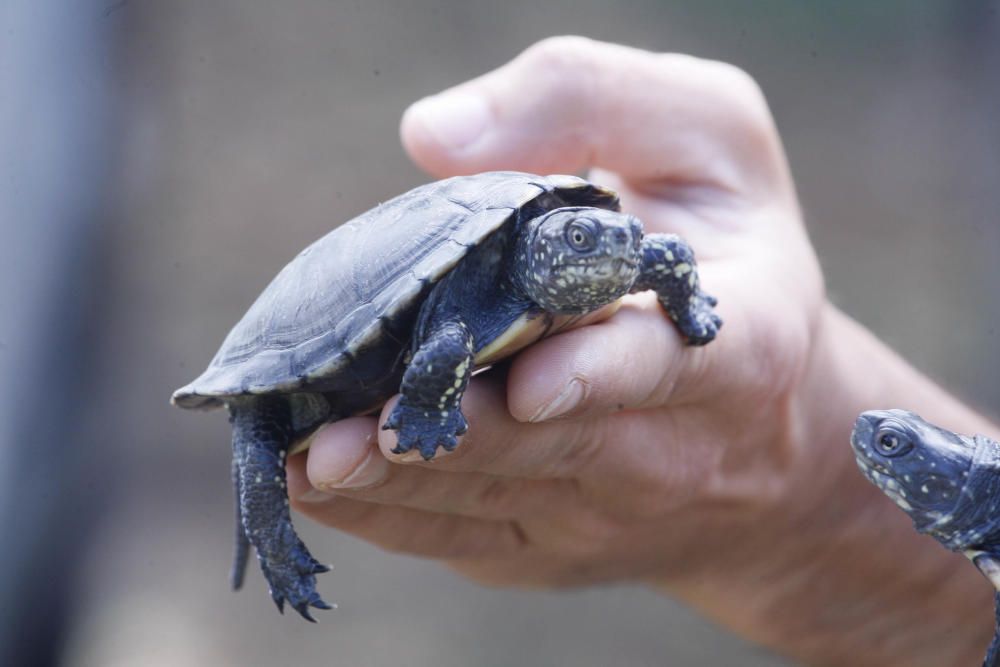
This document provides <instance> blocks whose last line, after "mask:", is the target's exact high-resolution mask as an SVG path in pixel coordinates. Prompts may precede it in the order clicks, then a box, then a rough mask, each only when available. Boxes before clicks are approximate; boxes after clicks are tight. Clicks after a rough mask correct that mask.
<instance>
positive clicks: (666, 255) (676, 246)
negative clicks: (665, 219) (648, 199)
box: [630, 234, 722, 345]
mask: <svg viewBox="0 0 1000 667" xmlns="http://www.w3.org/2000/svg"><path fill="white" fill-rule="evenodd" d="M646 290H653V291H655V292H656V295H657V297H659V301H660V305H662V306H663V309H664V310H666V311H667V315H668V316H669V317H670V319H671V320H673V322H674V324H676V325H677V328H678V329H680V332H681V334H682V335H683V336H684V338H685V340H686V341H687V343H688V344H689V345H704V344H706V343H709V342H711V341H712V339H714V338H715V335H716V333H718V331H719V328H720V327H721V326H722V319H721V318H720V317H719V316H718V315H716V314H715V312H714V311H713V310H712V309H713V307H714V306H715V304H716V303H717V301H716V299H715V297H713V296H709V295H708V294H706V293H705V292H703V291H702V290H701V287H699V284H698V269H697V266H696V264H695V261H694V252H693V251H692V250H691V246H689V245H688V244H687V242H686V241H684V239H682V238H681V237H679V236H677V235H676V234H647V235H646V236H644V237H643V239H642V268H641V271H640V274H639V278H638V279H637V280H636V282H635V285H633V287H632V289H631V290H630V291H631V292H633V293H635V292H644V291H646Z"/></svg>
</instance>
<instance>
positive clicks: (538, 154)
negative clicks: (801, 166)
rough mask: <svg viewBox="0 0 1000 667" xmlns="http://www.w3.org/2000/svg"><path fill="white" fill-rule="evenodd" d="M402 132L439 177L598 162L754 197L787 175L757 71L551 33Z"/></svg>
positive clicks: (651, 182) (649, 184)
mask: <svg viewBox="0 0 1000 667" xmlns="http://www.w3.org/2000/svg"><path fill="white" fill-rule="evenodd" d="M401 134H402V139H403V143H404V145H405V146H406V148H407V150H408V151H409V153H410V155H411V156H412V158H413V159H414V160H415V161H416V162H417V163H418V164H419V165H420V166H422V167H424V168H425V169H427V170H428V171H430V172H431V173H433V174H435V175H437V176H448V175H455V174H462V173H475V172H478V171H487V170H491V169H501V168H502V169H523V170H525V171H531V172H537V173H543V174H544V173H553V172H561V173H570V172H577V171H580V170H581V169H583V168H586V167H591V166H596V167H601V168H604V169H608V170H612V171H614V172H616V173H618V174H620V175H621V176H622V177H623V178H624V179H625V180H626V181H627V182H628V184H629V185H630V186H632V187H634V188H638V189H640V190H642V189H656V188H659V187H663V186H670V187H671V188H676V187H677V186H678V185H702V186H704V185H712V186H716V187H719V188H721V189H725V190H729V191H737V192H739V193H741V194H743V195H744V196H753V197H767V196H770V195H771V194H772V193H773V191H774V189H775V188H779V187H785V186H787V184H788V179H787V174H786V168H785V163H784V157H783V153H782V150H781V146H780V142H779V140H778V138H777V132H776V131H775V128H774V124H773V121H772V119H771V115H770V113H769V111H768V109H767V105H766V102H765V101H764V97H763V95H762V94H761V92H760V89H759V88H758V87H757V85H756V84H755V83H754V81H753V79H751V78H750V77H749V76H748V75H747V74H745V73H744V72H742V71H741V70H739V69H737V68H735V67H732V66H730V65H726V64H723V63H718V62H712V61H706V60H700V59H697V58H692V57H689V56H682V55H678V54H653V53H649V52H646V51H641V50H638V49H632V48H628V47H624V46H619V45H615V44H607V43H602V42H595V41H591V40H588V39H584V38H580V37H558V38H551V39H547V40H544V41H542V42H540V43H538V44H536V45H534V46H532V47H530V48H529V49H527V50H526V51H525V52H524V53H522V54H521V55H520V56H518V57H517V58H515V59H514V60H512V61H511V62H509V63H507V64H506V65H504V66H502V67H500V68H498V69H496V70H494V71H492V72H489V73H488V74H485V75H483V76H481V77H479V78H476V79H473V80H471V81H468V82H466V83H464V84H461V85H459V86H456V87H454V88H451V89H449V90H447V91H444V92H443V93H440V94H438V95H434V96H431V97H428V98H424V99H423V100H420V101H418V102H416V103H415V104H414V105H413V106H411V107H410V108H409V109H408V110H407V112H406V114H405V115H404V117H403V123H402V129H401Z"/></svg>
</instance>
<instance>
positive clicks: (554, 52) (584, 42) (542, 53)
mask: <svg viewBox="0 0 1000 667" xmlns="http://www.w3.org/2000/svg"><path fill="white" fill-rule="evenodd" d="M593 49H594V42H593V40H590V39H587V38H586V37H578V36H575V35H559V36H556V37H548V38H546V39H543V40H542V41H540V42H536V43H535V44H533V45H532V46H529V47H528V48H527V49H526V50H525V51H524V54H523V60H524V62H525V63H526V64H529V65H532V66H534V67H537V68H539V69H544V70H558V71H565V70H567V69H568V70H573V69H576V68H578V67H580V66H581V65H583V64H585V63H590V62H591V61H592V60H593V55H592V52H593Z"/></svg>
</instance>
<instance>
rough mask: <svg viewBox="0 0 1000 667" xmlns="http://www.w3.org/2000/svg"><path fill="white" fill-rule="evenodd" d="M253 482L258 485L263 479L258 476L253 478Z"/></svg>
mask: <svg viewBox="0 0 1000 667" xmlns="http://www.w3.org/2000/svg"><path fill="white" fill-rule="evenodd" d="M253 481H255V482H257V483H258V484H260V483H261V482H262V481H264V478H263V477H261V476H260V475H257V476H256V477H254V478H253Z"/></svg>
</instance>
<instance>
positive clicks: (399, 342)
mask: <svg viewBox="0 0 1000 667" xmlns="http://www.w3.org/2000/svg"><path fill="white" fill-rule="evenodd" d="M646 290H653V291H655V292H656V294H657V296H658V301H659V303H660V304H662V306H663V310H664V311H665V313H666V315H667V316H668V317H669V319H670V320H671V321H672V322H673V323H674V324H675V325H676V329H677V331H678V332H679V334H680V336H681V337H682V339H683V341H684V342H685V343H687V344H689V345H693V346H698V345H704V344H706V343H708V342H710V341H711V340H712V339H713V338H715V336H716V333H717V332H718V330H719V328H720V327H721V325H722V320H721V319H720V317H719V316H718V314H717V313H716V312H715V310H714V308H715V306H716V299H715V298H713V297H712V296H710V295H708V294H706V293H705V292H704V291H702V289H701V287H700V284H699V277H698V271H697V267H696V264H695V258H694V254H693V252H692V250H691V247H690V246H689V245H688V244H687V243H686V242H685V241H684V240H683V239H681V238H680V237H679V236H677V235H673V234H645V235H644V234H643V229H642V224H641V222H640V221H639V220H638V219H637V218H636V217H635V216H632V215H629V214H627V213H623V212H621V206H620V203H619V198H618V195H617V194H616V193H615V192H614V191H613V190H610V189H608V188H605V187H602V186H600V185H596V184H594V183H591V182H589V181H587V180H584V179H582V178H578V177H575V176H567V175H551V176H540V175H535V174H528V173H521V172H511V171H504V172H487V173H481V174H474V175H468V176H456V177H453V178H448V179H445V180H441V181H436V182H432V183H428V184H425V185H422V186H419V187H417V188H415V189H413V190H410V191H409V192H406V193H404V194H402V195H399V196H398V197H395V198H394V199H391V200H390V201H387V202H385V203H383V204H380V205H378V206H376V207H375V208H373V209H371V210H369V211H367V212H366V213H363V214H361V215H359V216H358V217H356V218H354V219H352V220H350V221H348V222H346V223H344V224H342V225H340V226H339V227H336V228H335V229H334V230H333V231H331V232H330V233H328V234H327V235H326V236H324V237H322V238H321V239H319V240H318V241H316V242H315V243H313V244H312V245H310V246H309V247H307V248H306V249H305V250H303V251H302V252H301V253H299V255H298V256H296V257H295V258H294V259H293V260H292V261H291V262H290V263H289V264H288V265H287V266H285V268H284V269H282V270H281V272H280V273H278V275H277V276H276V277H275V278H274V280H273V281H272V282H271V283H270V284H269V285H268V286H267V288H266V289H264V291H263V292H262V293H261V294H260V295H259V297H258V298H257V300H256V301H255V302H254V303H253V305H252V306H250V309H249V310H248V311H247V312H246V314H245V315H244V316H243V318H242V319H241V320H240V321H239V322H238V323H237V324H236V326H235V327H233V329H232V330H231V331H230V332H229V335H228V336H227V337H226V338H225V340H224V342H223V343H222V346H221V347H220V349H219V351H218V352H217V353H216V355H215V357H214V358H213V359H212V361H211V363H210V364H209V366H208V368H207V369H206V370H205V372H204V373H202V374H201V375H200V376H199V377H198V378H197V379H195V380H194V381H193V382H191V383H190V384H188V385H187V386H185V387H182V388H180V389H178V390H177V391H176V392H175V393H174V394H173V397H172V399H171V400H172V402H173V403H174V404H175V405H177V406H180V407H182V408H201V409H208V408H217V407H225V408H227V409H228V411H229V415H230V422H231V423H232V427H233V438H232V447H233V463H232V481H233V486H234V488H235V493H236V518H237V521H236V549H235V556H234V559H233V567H232V570H231V573H230V582H231V585H232V587H233V588H234V589H239V588H240V587H241V586H242V583H243V577H244V571H245V569H246V562H247V559H248V555H249V551H250V546H251V545H252V546H253V547H254V548H255V550H256V553H257V558H258V562H259V565H260V568H261V570H262V572H263V574H264V577H265V579H266V580H267V582H268V584H269V587H270V593H271V597H272V599H273V600H274V602H275V604H276V605H277V606H278V610H279V611H283V610H284V604H285V602H286V601H287V602H288V603H289V605H290V606H291V607H292V608H294V609H295V610H296V611H298V613H299V614H301V615H302V617H303V618H305V619H307V620H310V621H313V620H314V619H313V618H312V615H311V614H310V607H314V608H318V609H327V608H329V605H327V604H326V603H325V602H324V601H323V600H322V598H321V597H320V595H319V594H318V593H317V592H316V588H315V583H316V577H315V575H316V574H319V573H321V572H325V571H327V570H328V569H329V568H328V567H327V566H325V565H323V564H321V563H319V562H318V561H317V560H316V559H315V558H313V556H312V555H311V554H310V553H309V551H308V549H307V548H306V547H305V545H304V544H303V543H302V541H301V540H300V539H299V537H298V536H297V535H296V533H295V530H294V528H293V526H292V523H291V519H290V514H289V507H288V497H287V491H286V488H285V487H286V484H285V470H284V466H285V461H286V460H287V456H288V455H289V454H292V453H295V452H297V451H300V450H302V449H304V448H306V447H308V445H309V442H310V438H311V436H312V434H314V433H315V431H316V430H317V429H318V428H319V427H320V426H322V425H323V424H326V423H328V422H334V421H337V420H338V419H342V418H345V417H348V416H352V415H362V414H368V413H371V412H373V411H375V410H378V409H379V408H380V407H381V406H383V405H384V404H385V403H386V402H387V401H388V399H390V398H391V397H393V396H394V395H395V394H397V393H399V394H401V397H400V400H399V402H398V403H397V404H396V405H395V407H394V408H393V409H392V410H391V412H390V414H389V416H388V419H387V420H386V421H385V423H384V426H383V428H386V429H393V430H395V431H396V433H397V436H398V445H397V446H396V448H395V449H394V450H393V451H394V452H396V453H403V452H407V451H410V450H416V451H418V452H419V453H420V455H421V456H422V457H423V458H424V459H427V460H430V459H432V458H433V457H434V454H435V452H437V450H438V448H443V449H445V450H452V449H454V448H455V446H456V445H457V443H458V436H461V435H462V434H463V433H465V432H466V429H467V427H468V425H467V422H466V419H465V417H464V416H463V414H462V411H461V409H460V404H461V399H462V395H463V392H464V391H465V389H466V386H467V385H468V382H469V378H470V376H471V374H472V372H473V370H475V369H477V368H480V367H483V366H486V365H489V364H492V363H494V362H496V361H499V360H500V359H503V358H504V357H507V356H510V355H512V354H513V353H515V352H517V351H518V350H519V349H521V348H523V347H524V346H526V345H528V344H530V343H532V342H534V341H535V340H537V339H539V338H541V337H542V336H544V335H549V334H551V333H554V332H556V331H559V330H560V329H562V328H564V327H566V326H569V325H572V324H574V323H577V322H579V321H580V318H582V317H584V316H586V315H587V314H589V313H592V312H594V311H597V310H598V309H602V308H603V307H605V306H607V305H608V304H614V303H616V302H617V301H618V299H619V298H620V297H622V296H623V295H625V294H627V293H630V292H638V291H646ZM636 344H637V345H641V341H637V342H636Z"/></svg>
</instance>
